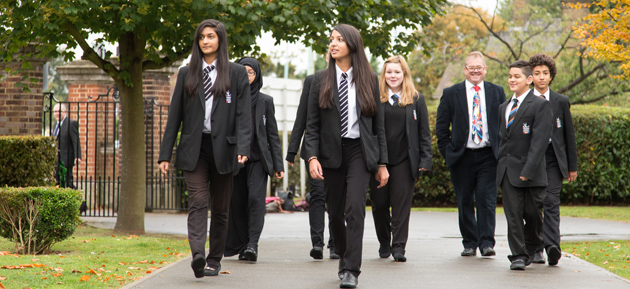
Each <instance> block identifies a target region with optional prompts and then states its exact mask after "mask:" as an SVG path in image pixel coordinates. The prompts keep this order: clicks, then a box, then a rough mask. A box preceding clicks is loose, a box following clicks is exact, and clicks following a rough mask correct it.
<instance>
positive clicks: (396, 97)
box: [392, 94, 398, 106]
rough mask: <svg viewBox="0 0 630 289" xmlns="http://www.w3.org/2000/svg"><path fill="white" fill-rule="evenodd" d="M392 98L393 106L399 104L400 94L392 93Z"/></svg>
mask: <svg viewBox="0 0 630 289" xmlns="http://www.w3.org/2000/svg"><path fill="white" fill-rule="evenodd" d="M392 100H394V104H392V105H393V106H396V105H398V95H396V94H394V95H392Z"/></svg>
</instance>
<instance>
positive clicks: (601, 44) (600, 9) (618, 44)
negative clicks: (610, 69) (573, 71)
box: [567, 0, 630, 79]
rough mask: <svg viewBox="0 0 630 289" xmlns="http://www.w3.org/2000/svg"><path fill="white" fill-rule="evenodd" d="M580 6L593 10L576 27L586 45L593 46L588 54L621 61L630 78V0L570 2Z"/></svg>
mask: <svg viewBox="0 0 630 289" xmlns="http://www.w3.org/2000/svg"><path fill="white" fill-rule="evenodd" d="M567 5H569V6H570V7H573V8H576V9H580V8H584V7H589V9H590V11H591V13H590V14H589V15H587V16H586V17H585V18H584V23H582V24H580V25H578V26H576V27H574V30H575V32H576V34H577V36H578V37H579V38H582V39H584V42H583V43H582V45H583V46H585V47H588V48H590V49H589V50H588V51H587V53H586V55H587V56H589V57H593V58H595V59H597V60H604V61H609V62H617V63H620V66H619V68H621V69H622V70H623V74H622V75H616V76H614V77H617V78H622V79H628V78H630V49H629V48H630V47H629V44H630V0H598V1H593V3H591V4H567Z"/></svg>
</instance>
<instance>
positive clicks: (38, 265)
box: [0, 263, 44, 269]
mask: <svg viewBox="0 0 630 289" xmlns="http://www.w3.org/2000/svg"><path fill="white" fill-rule="evenodd" d="M35 267H44V264H36V263H33V264H23V265H15V266H9V265H4V266H2V267H0V268H1V269H25V268H35Z"/></svg>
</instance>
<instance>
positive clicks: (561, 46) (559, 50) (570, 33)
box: [553, 30, 573, 59]
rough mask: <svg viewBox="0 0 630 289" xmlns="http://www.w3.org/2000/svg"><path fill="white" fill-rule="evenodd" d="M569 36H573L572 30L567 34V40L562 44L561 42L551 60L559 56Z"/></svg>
mask: <svg viewBox="0 0 630 289" xmlns="http://www.w3.org/2000/svg"><path fill="white" fill-rule="evenodd" d="M571 35H573V30H572V31H570V32H569V34H567V38H566V39H564V42H562V44H561V45H560V49H558V51H557V52H556V55H554V56H553V59H556V58H557V57H558V55H560V52H562V50H564V49H565V48H566V45H567V42H569V39H571Z"/></svg>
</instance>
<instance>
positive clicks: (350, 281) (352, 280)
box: [339, 272, 359, 288]
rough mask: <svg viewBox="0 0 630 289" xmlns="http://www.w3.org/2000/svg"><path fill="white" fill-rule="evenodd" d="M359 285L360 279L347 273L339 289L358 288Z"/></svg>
mask: <svg viewBox="0 0 630 289" xmlns="http://www.w3.org/2000/svg"><path fill="white" fill-rule="evenodd" d="M358 283H359V279H357V277H355V276H354V275H353V274H352V273H350V272H346V273H344V275H343V279H341V283H339V288H357V284H358Z"/></svg>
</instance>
